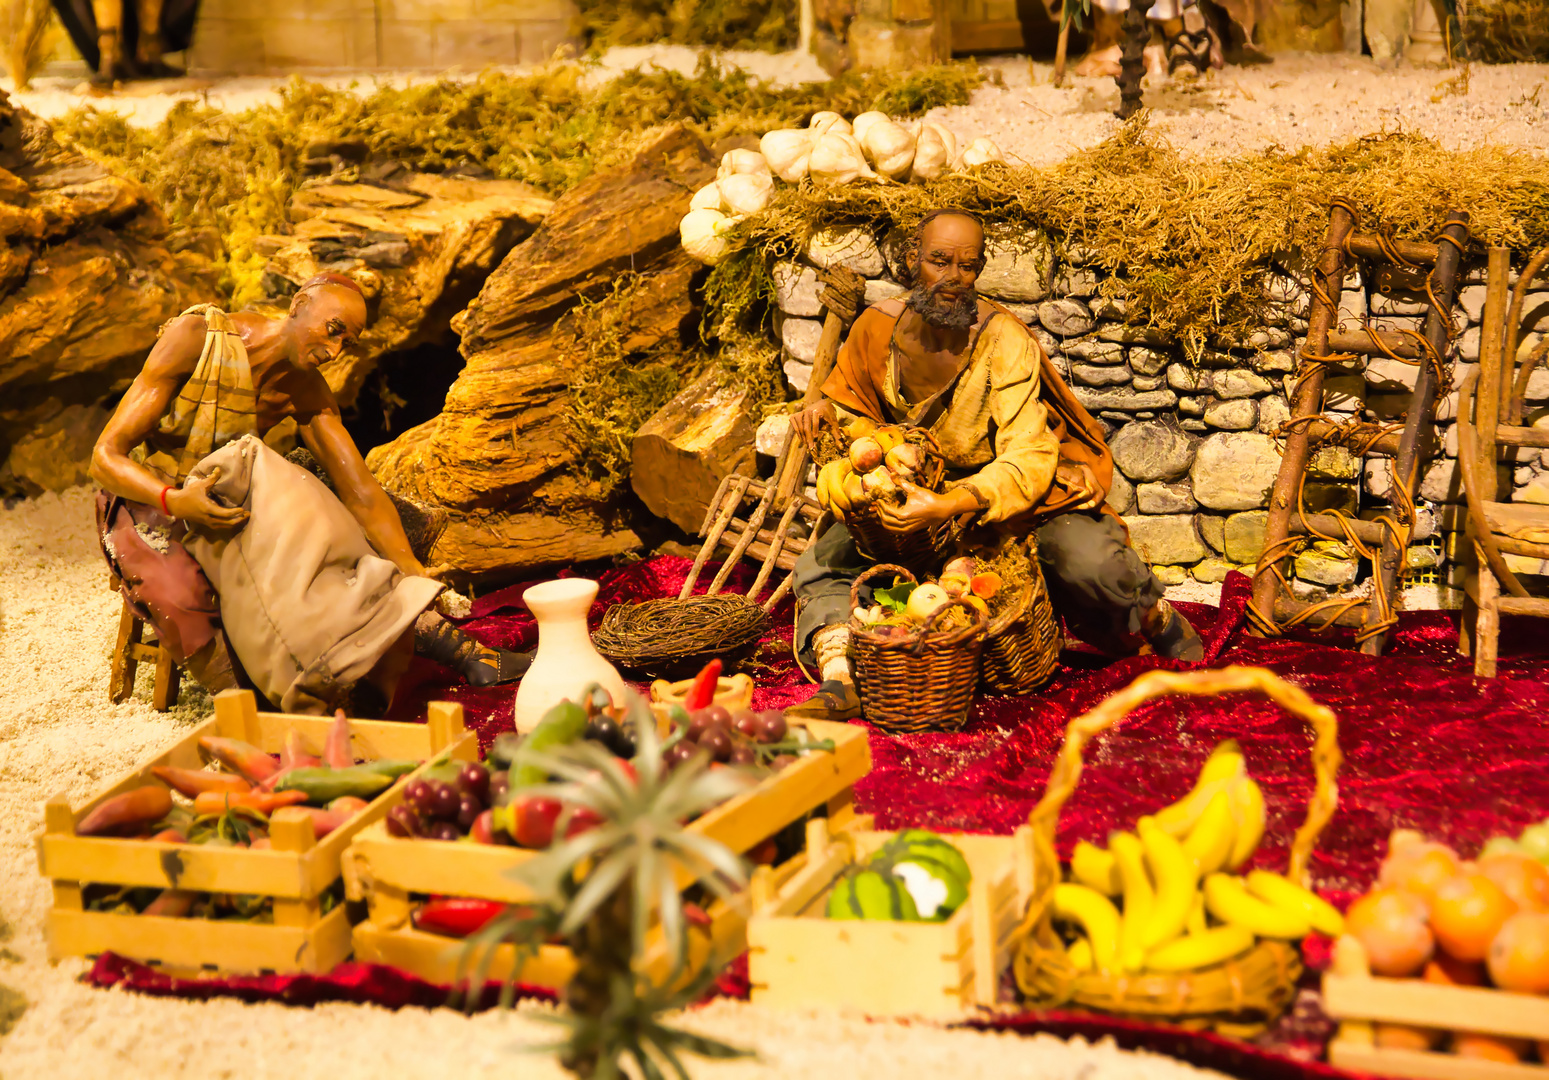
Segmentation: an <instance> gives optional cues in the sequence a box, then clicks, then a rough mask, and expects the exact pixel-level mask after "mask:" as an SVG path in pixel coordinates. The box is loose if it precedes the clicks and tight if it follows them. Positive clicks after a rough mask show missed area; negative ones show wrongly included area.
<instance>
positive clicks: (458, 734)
mask: <svg viewBox="0 0 1549 1080" xmlns="http://www.w3.org/2000/svg"><path fill="white" fill-rule="evenodd" d="M425 723H426V725H427V726H428V727H429V728H430V756H431V757H435V756H436V755H437V754H439V753H440V752H441V751H443V750H445V749H446V748H447V747H448V746H451V745H452V744H453V743H454V742H456V741H457V740H458V739H460V738H462V734H463V732H464V731H465V730H466V727H465V725H464V723H463V707H462V706H461V705H459V704H457V703H456V702H453V701H432V702H431V703H430V704H429V705H428V706H426V708H425Z"/></svg>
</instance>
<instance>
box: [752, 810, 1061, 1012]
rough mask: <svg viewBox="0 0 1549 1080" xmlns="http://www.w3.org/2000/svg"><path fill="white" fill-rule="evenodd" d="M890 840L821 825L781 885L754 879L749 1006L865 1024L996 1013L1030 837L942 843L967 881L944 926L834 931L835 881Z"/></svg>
mask: <svg viewBox="0 0 1549 1080" xmlns="http://www.w3.org/2000/svg"><path fill="white" fill-rule="evenodd" d="M895 835H897V834H896V833H890V832H874V831H870V830H867V829H849V830H845V831H843V832H839V833H833V834H831V833H830V832H829V830H828V828H827V825H826V823H825V822H823V821H813V822H810V823H809V825H808V832H807V863H806V866H805V867H804V868H803V869H802V871H801V872H800V873H798V874H795V875H793V876H792V877H791V878H790V879H789V880H788V881H787V882H786V883H785V884H784V885H783V886H780V887H778V888H771V887H770V886H771V884H772V883H770V882H769V881H767V879H766V880H764V881H760V880H758V879H755V881H754V889H753V916H752V918H751V919H750V920H749V922H748V977H749V979H750V981H751V982H752V987H753V1002H754V1004H757V1005H773V1006H780V1007H791V1008H811V1007H814V1006H817V1007H826V1008H843V1007H849V1008H856V1009H861V1010H864V1011H865V1012H867V1013H870V1014H872V1015H874V1016H905V1015H918V1016H928V1017H943V1016H955V1015H960V1014H962V1013H963V1012H965V1011H967V1010H970V1009H972V1008H974V1007H975V1006H980V1005H984V1006H990V1005H994V1004H995V1002H996V999H997V998H998V996H999V985H1000V974H1001V972H1002V971H1004V970H1005V969H1006V967H1007V965H1009V964H1010V962H1011V954H1012V947H1013V942H1012V931H1013V930H1014V929H1015V928H1016V926H1017V923H1018V922H1019V921H1020V920H1021V918H1022V915H1023V913H1024V912H1025V911H1026V908H1027V902H1028V898H1029V896H1030V895H1031V893H1032V887H1033V873H1032V865H1033V860H1032V833H1031V831H1030V830H1029V827H1028V826H1023V827H1022V828H1020V829H1018V830H1017V833H1016V835H1014V836H959V835H953V836H949V837H947V839H948V840H950V841H951V842H952V843H953V844H954V845H956V846H957V848H958V849H959V850H960V851H962V853H963V857H964V858H965V859H967V860H968V865H969V868H970V869H971V870H972V871H973V881H972V883H971V884H970V885H969V889H968V900H967V902H966V903H964V904H963V906H962V907H960V908H959V909H958V910H957V911H956V912H954V913H953V915H952V917H951V918H949V919H947V920H946V921H945V922H939V923H926V922H892V921H856V920H849V919H845V920H834V919H829V918H827V917H826V916H825V915H824V911H825V908H826V905H827V903H828V894H829V892H830V891H831V890H832V887H833V885H834V882H835V881H837V880H838V878H839V876H840V875H841V874H842V873H843V872H844V871H845V870H846V869H848V868H849V867H850V866H852V865H855V864H860V863H865V862H867V861H868V860H869V859H870V858H871V857H872V856H873V855H874V854H875V853H876V852H877V851H878V849H880V848H881V847H882V846H883V845H884V844H886V843H887V842H888V841H889V840H891V839H892V838H893V837H894V836H895Z"/></svg>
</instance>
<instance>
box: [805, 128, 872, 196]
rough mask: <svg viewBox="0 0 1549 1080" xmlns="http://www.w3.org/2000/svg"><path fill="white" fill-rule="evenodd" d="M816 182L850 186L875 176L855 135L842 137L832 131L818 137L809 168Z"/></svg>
mask: <svg viewBox="0 0 1549 1080" xmlns="http://www.w3.org/2000/svg"><path fill="white" fill-rule="evenodd" d="M808 169H809V171H810V172H811V174H812V179H814V180H826V181H829V182H830V183H835V184H848V183H849V182H850V181H852V180H858V179H860V178H861V177H863V176H875V175H876V173H874V172H872V171H871V166H870V165H867V164H866V155H865V154H864V153H862V152H861V148H860V144H858V143H857V142H856V141H855V136H853V135H840V134H837V133H835V132H832V131H830V132H829V133H828V134H826V135H820V136H819V137H818V141H817V144H816V145H815V146H813V148H812V161H811V164H810V165H809V166H808Z"/></svg>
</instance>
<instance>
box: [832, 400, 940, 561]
mask: <svg viewBox="0 0 1549 1080" xmlns="http://www.w3.org/2000/svg"><path fill="white" fill-rule="evenodd" d="M905 441H907V442H911V443H914V444H915V445H917V446H919V447H920V448H921V449H922V450H923V451H924V452H925V453H924V464H923V465H921V467H920V471H919V472H918V473H917V474H916V475H915V480H914V482H915V483H916V484H918V485H919V486H920V487H922V488H925V489H926V490H927V491H934V492H938V493H939V492H941V491H943V490H945V488H944V487H943V485H942V477H943V476H944V475H945V473H946V464H945V461H944V460H943V458H942V456H941V445H940V444H939V443H938V442H936V438H935V436H934V435H932V434H931V433H930V432H929V431H927V430H925V429H924V428H917V427H916V428H909V429H908V432H907V434H906V436H905ZM838 453H839V449H838V447H837V444H836V443H834V442H833V441H832V440H825V441H824V442H822V443H820V444H819V455H820V456H822V457H823V459H824V460H821V461H819V462H818V463H817V464H818V467H819V468H821V467H822V466H824V465H827V464H828V463H829V462H830V461H833V460H834V458H835V457H836V456H837V455H838ZM844 526H845V528H846V529H848V530H849V533H850V537H851V539H853V540H854V541H855V546H856V547H857V548H859V549H860V553H861V554H862V555H864V556H866V558H867V559H869V560H870V561H872V562H877V563H897V564H899V565H902V566H906V567H908V568H909V569H910V570H913V571H916V572H919V573H924V572H926V571H928V570H930V569H931V568H933V567H939V566H940V565H941V564H942V563H943V562H945V561H946V559H947V556H948V554H949V553H950V552H951V550H952V546H953V541H954V539H955V538H956V534H957V529H956V527H955V525H954V523H953V522H951V521H945V522H942V523H941V524H940V525H938V526H936V527H935V528H934V529H930V530H925V529H921V530H919V531H917V532H910V533H898V532H893V531H892V530H891V529H889V528H888V527H887V526H886V525H884V524H882V518H881V516H880V515H879V514H878V513H877V508H876V504H875V503H866V504H865V505H864V506H859V507H856V508H855V509H852V510H846V511H845V512H844Z"/></svg>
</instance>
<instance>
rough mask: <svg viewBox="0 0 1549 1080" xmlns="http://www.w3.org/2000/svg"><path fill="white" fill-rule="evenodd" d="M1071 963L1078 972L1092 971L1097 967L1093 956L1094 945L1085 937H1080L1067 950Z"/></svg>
mask: <svg viewBox="0 0 1549 1080" xmlns="http://www.w3.org/2000/svg"><path fill="white" fill-rule="evenodd" d="M1066 955H1067V956H1069V957H1070V962H1071V964H1072V965H1074V967H1075V969H1076V970H1077V971H1091V970H1092V969H1093V968H1095V967H1096V966H1097V961H1096V959H1094V958H1093V956H1092V943H1091V942H1090V941H1088V940H1087V939H1086V938H1084V937H1078V938H1077V939H1076V940H1075V941H1072V942H1071V943H1070V948H1069V949H1067V950H1066Z"/></svg>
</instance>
